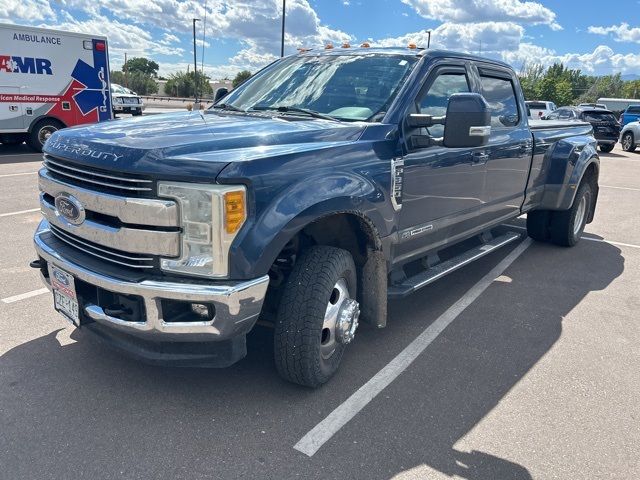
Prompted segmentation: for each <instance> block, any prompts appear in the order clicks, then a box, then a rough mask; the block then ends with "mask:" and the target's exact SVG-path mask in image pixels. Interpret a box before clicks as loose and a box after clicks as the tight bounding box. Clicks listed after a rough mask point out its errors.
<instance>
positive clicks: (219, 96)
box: [213, 87, 229, 103]
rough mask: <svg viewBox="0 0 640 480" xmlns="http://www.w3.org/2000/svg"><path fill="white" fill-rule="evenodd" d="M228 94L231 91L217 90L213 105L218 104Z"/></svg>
mask: <svg viewBox="0 0 640 480" xmlns="http://www.w3.org/2000/svg"><path fill="white" fill-rule="evenodd" d="M227 93H229V89H228V88H225V87H220V88H219V89H217V90H216V94H215V96H214V97H213V103H217V102H218V100H221V99H222V98H223V97H226V96H227Z"/></svg>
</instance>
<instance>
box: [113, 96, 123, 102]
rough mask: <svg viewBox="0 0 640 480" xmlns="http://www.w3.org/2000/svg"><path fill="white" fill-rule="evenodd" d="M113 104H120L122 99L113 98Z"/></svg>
mask: <svg viewBox="0 0 640 480" xmlns="http://www.w3.org/2000/svg"><path fill="white" fill-rule="evenodd" d="M113 101H114V103H122V98H121V97H115V98H114V99H113Z"/></svg>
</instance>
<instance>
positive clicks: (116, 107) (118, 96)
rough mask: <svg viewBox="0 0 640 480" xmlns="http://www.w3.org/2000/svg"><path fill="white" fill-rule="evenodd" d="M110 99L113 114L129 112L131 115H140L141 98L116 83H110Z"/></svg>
mask: <svg viewBox="0 0 640 480" xmlns="http://www.w3.org/2000/svg"><path fill="white" fill-rule="evenodd" d="M111 101H112V103H113V114H114V116H115V115H116V114H117V113H130V114H131V115H134V116H135V115H142V110H143V109H144V103H143V102H142V98H140V97H139V96H138V94H136V93H135V92H132V91H131V90H129V89H128V88H126V87H123V86H122V85H118V84H117V83H112V84H111Z"/></svg>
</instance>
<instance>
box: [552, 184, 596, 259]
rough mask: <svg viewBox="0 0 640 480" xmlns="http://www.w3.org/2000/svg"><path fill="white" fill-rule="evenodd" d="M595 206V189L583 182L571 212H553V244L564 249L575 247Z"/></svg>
mask: <svg viewBox="0 0 640 480" xmlns="http://www.w3.org/2000/svg"><path fill="white" fill-rule="evenodd" d="M592 205H593V189H592V186H591V184H590V183H588V182H583V183H582V184H581V185H580V187H579V188H578V192H577V193H576V197H575V199H574V200H573V205H571V208H570V209H569V210H564V211H561V212H553V215H552V216H551V222H550V223H549V234H550V238H551V243H555V244H556V245H560V246H562V247H573V246H574V245H575V244H576V243H578V241H580V237H581V236H582V233H583V232H584V227H585V226H586V224H587V219H588V218H589V214H590V212H591V208H592Z"/></svg>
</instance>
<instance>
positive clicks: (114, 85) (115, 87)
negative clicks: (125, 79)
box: [111, 83, 129, 93]
mask: <svg viewBox="0 0 640 480" xmlns="http://www.w3.org/2000/svg"><path fill="white" fill-rule="evenodd" d="M111 91H112V92H113V93H129V92H127V90H126V89H125V88H124V87H121V86H120V85H118V84H117V83H112V84H111Z"/></svg>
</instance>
